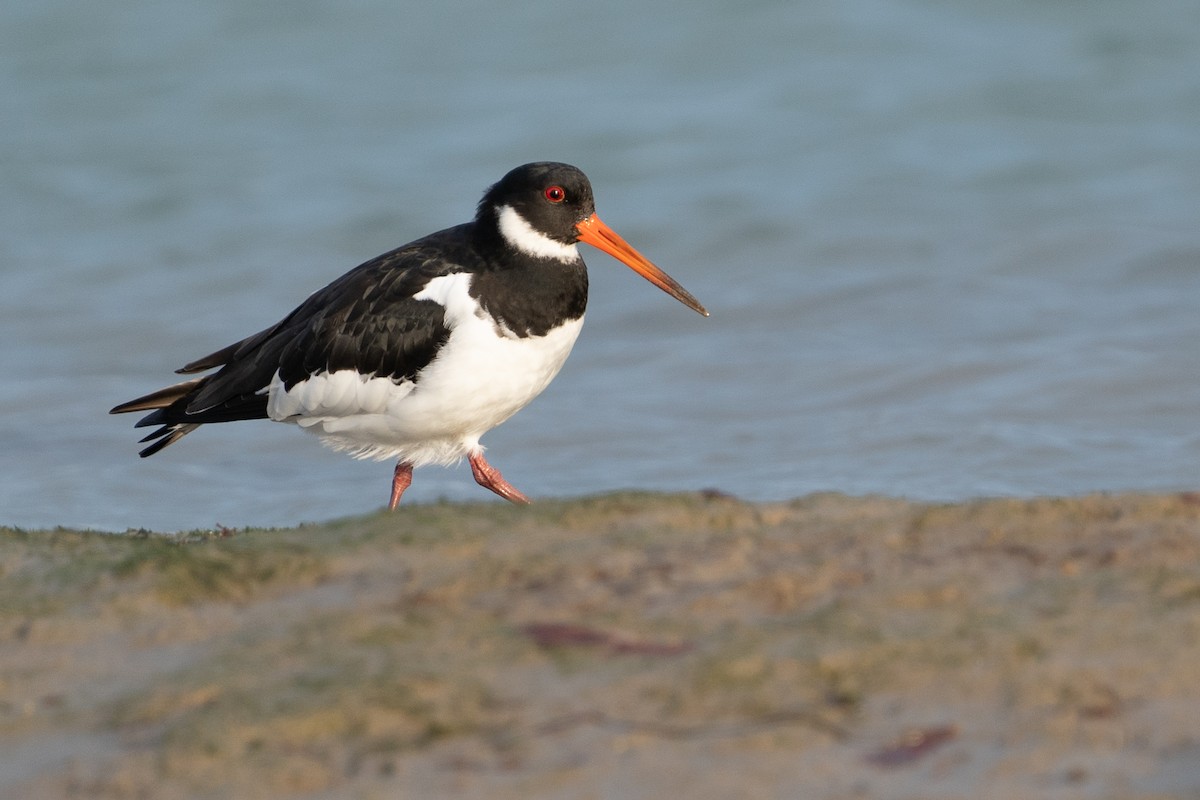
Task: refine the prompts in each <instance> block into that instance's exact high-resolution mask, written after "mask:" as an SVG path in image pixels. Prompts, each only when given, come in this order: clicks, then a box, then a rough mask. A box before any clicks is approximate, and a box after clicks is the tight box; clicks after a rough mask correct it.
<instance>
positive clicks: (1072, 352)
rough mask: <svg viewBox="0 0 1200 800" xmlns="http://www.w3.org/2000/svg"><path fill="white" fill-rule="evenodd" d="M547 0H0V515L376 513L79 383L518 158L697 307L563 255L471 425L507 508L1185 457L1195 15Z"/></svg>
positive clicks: (271, 446) (242, 325)
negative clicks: (581, 307)
mask: <svg viewBox="0 0 1200 800" xmlns="http://www.w3.org/2000/svg"><path fill="white" fill-rule="evenodd" d="M114 6H116V7H114ZM565 8H566V7H565V6H564V5H563V4H562V3H550V2H530V3H525V4H520V5H518V6H511V5H510V6H503V7H501V6H496V5H495V4H483V3H480V2H478V0H464V2H457V3H449V4H439V5H436V6H431V7H428V8H410V7H403V6H397V5H395V4H390V3H384V2H382V1H381V0H361V1H360V2H351V3H333V2H316V1H315V0H314V1H312V2H301V3H296V4H292V5H290V6H289V7H288V9H287V10H286V13H284V12H283V11H281V10H279V9H275V8H274V7H267V6H262V7H259V6H255V5H253V4H251V5H247V4H245V3H234V2H229V0H214V2H209V3H205V4H199V5H196V4H183V3H171V2H165V1H163V0H142V1H141V2H137V0H134V2H128V3H121V4H102V3H93V4H80V3H69V2H65V1H64V0H44V1H43V2H38V3H17V4H13V3H10V4H5V5H3V6H0V117H2V118H3V119H4V120H5V123H4V124H3V125H0V164H2V165H3V170H2V174H3V179H2V180H0V218H2V219H3V223H2V227H0V230H2V231H3V233H2V235H0V336H2V337H3V342H4V346H3V348H0V359H2V361H0V368H2V374H3V375H4V377H5V380H4V381H3V382H0V412H2V413H0V470H2V472H0V523H7V524H16V525H21V526H46V525H55V524H63V525H89V526H96V527H100V528H104V529H114V530H122V529H125V528H129V527H135V528H136V527H153V528H159V529H168V530H169V529H180V528H191V527H201V526H211V525H214V524H216V523H222V524H225V525H246V524H265V525H285V524H293V523H296V522H299V521H304V520H320V519H327V518H331V517H335V516H339V515H345V514H352V513H360V512H366V511H370V510H373V509H375V508H377V507H379V506H380V505H382V504H383V503H384V502H385V501H386V495H387V489H388V481H389V479H390V473H391V467H390V465H387V464H375V463H361V462H354V461H351V460H349V459H347V458H345V457H344V456H341V455H338V454H334V453H330V452H327V451H325V450H324V449H323V448H321V447H320V446H319V444H318V443H317V442H316V440H314V439H311V438H309V437H307V436H304V435H302V434H300V433H298V432H297V431H296V430H294V429H292V428H290V427H289V426H283V425H275V424H270V423H265V422H263V423H243V424H239V425H234V426H209V427H206V428H204V429H203V430H201V431H200V432H198V433H196V434H194V435H192V436H189V437H188V438H187V439H186V440H185V441H183V442H182V443H180V444H179V445H176V446H174V447H172V448H170V449H169V450H167V451H166V452H164V453H163V454H161V455H159V456H156V457H155V458H153V459H149V460H141V459H138V458H137V457H136V449H137V448H136V446H135V444H134V441H135V439H136V438H137V437H136V436H135V435H134V431H133V430H132V428H131V427H130V425H131V423H132V422H133V418H131V417H110V416H107V414H106V412H107V409H108V408H109V407H111V406H112V405H114V404H115V403H117V402H119V401H122V400H126V399H128V398H130V397H132V396H135V395H137V394H141V393H143V392H145V391H148V390H150V389H154V388H157V387H158V386H160V385H163V384H165V383H166V382H168V381H170V380H171V379H172V377H173V376H172V374H171V370H173V369H175V368H176V367H178V366H181V365H182V364H184V363H185V362H187V361H189V360H191V359H192V358H195V357H198V356H200V355H203V354H206V353H208V352H211V351H213V350H215V349H217V348H219V347H221V346H224V345H225V344H228V343H230V342H232V341H234V340H236V339H238V338H241V337H243V336H245V335H247V334H249V333H252V332H254V331H257V330H259V329H261V328H263V327H265V326H266V325H268V324H270V323H272V322H274V321H276V320H277V319H278V318H280V317H281V316H282V315H283V314H285V313H286V312H287V311H289V310H290V309H291V308H292V307H293V306H294V305H295V304H296V303H298V302H299V301H300V300H301V299H303V298H304V297H305V296H306V295H307V294H309V293H310V292H312V291H314V290H315V289H317V288H319V287H320V286H322V285H323V284H324V283H326V282H327V281H329V280H330V279H332V278H334V277H336V276H337V275H339V274H341V273H342V272H344V271H345V270H347V269H349V268H350V267H352V266H354V265H355V264H357V263H359V262H361V261H364V260H366V259H367V258H369V257H371V256H374V255H376V254H377V253H380V252H382V251H384V250H387V249H389V248H391V247H394V246H396V245H398V244H402V243H404V242H406V241H408V240H410V239H412V238H415V237H416V236H419V235H421V234H424V233H427V232H429V231H432V230H435V229H438V228H442V227H446V226H449V225H452V224H456V223H458V222H462V221H465V220H466V219H467V218H469V216H470V215H471V214H472V213H473V209H474V204H475V203H476V202H477V200H478V198H479V195H480V193H481V192H482V190H483V189H484V188H485V187H486V186H487V185H488V184H490V183H491V182H493V181H495V180H496V179H497V178H499V177H500V175H502V174H503V173H504V172H506V171H507V170H508V169H509V168H511V167H513V166H515V165H517V164H520V163H523V162H525V161H531V160H540V159H557V160H564V161H569V162H572V163H575V164H578V165H579V166H581V167H583V168H584V169H585V170H586V171H587V172H588V173H589V175H590V176H591V177H592V179H593V182H594V183H595V185H596V192H597V201H598V207H599V210H600V214H601V216H603V217H604V218H605V220H606V221H607V222H608V223H609V224H610V225H612V226H613V227H614V228H616V229H617V230H618V231H621V232H622V233H623V235H624V236H625V237H626V238H627V239H629V240H630V241H631V242H633V243H634V244H635V245H636V246H637V247H639V249H641V250H642V251H643V252H645V253H647V254H648V255H649V256H651V257H652V258H653V259H655V260H656V261H657V262H658V263H659V264H660V265H662V266H663V267H664V268H666V269H667V270H668V271H669V272H670V273H671V274H672V275H674V276H675V277H676V278H678V279H679V280H680V281H681V282H682V283H684V285H685V286H687V287H688V288H689V289H690V290H691V291H692V292H693V293H694V294H696V295H697V296H698V297H699V298H700V299H701V300H702V301H703V302H704V303H705V304H706V305H708V307H709V308H710V310H711V311H712V317H711V318H710V319H707V320H705V319H701V318H700V317H698V316H696V315H695V314H694V313H692V312H690V311H688V310H687V309H685V308H683V307H682V306H680V305H679V304H677V303H675V302H673V301H671V300H670V299H669V298H667V297H666V296H665V295H663V294H661V293H660V292H658V291H657V290H655V289H653V288H652V287H650V286H649V285H648V284H646V283H644V282H643V281H641V280H640V279H638V278H637V277H636V276H634V275H633V273H631V272H629V271H628V270H627V269H625V268H624V267H622V266H620V265H619V264H617V263H616V262H613V261H612V260H611V259H609V258H607V257H606V256H603V255H602V254H599V253H595V252H588V253H587V257H588V260H589V262H590V264H591V273H592V284H593V295H592V302H591V306H590V310H589V317H588V324H587V327H586V328H585V331H584V334H583V336H582V338H581V340H580V342H579V344H578V345H577V347H576V351H575V353H574V355H573V356H572V358H571V360H570V361H569V362H568V364H567V367H566V369H565V370H564V371H563V373H562V375H560V376H559V378H558V379H557V380H556V382H555V383H554V384H553V385H552V386H551V388H550V389H549V390H548V391H547V392H546V393H545V394H544V395H543V396H542V397H541V398H539V399H538V400H537V401H535V403H534V404H533V405H532V406H531V407H529V408H528V409H526V410H525V411H524V412H522V413H521V414H519V415H518V416H517V417H516V418H514V419H513V420H511V421H510V422H508V423H506V424H505V425H504V426H502V427H501V428H499V429H497V430H495V431H494V432H492V433H491V434H490V435H489V436H488V437H486V438H485V440H484V441H485V444H487V445H489V448H490V449H489V455H490V458H491V459H492V461H493V463H495V464H496V465H498V466H499V467H500V468H501V469H503V471H504V474H505V476H506V477H507V478H509V479H510V480H511V481H512V482H513V483H514V484H515V485H517V486H518V487H520V488H521V489H523V490H524V491H526V492H527V493H529V494H530V495H532V496H534V497H539V496H540V497H547V496H567V495H575V494H580V493H588V492H596V491H605V490H612V489H618V488H626V487H643V488H648V489H666V490H675V489H698V488H702V487H710V486H713V487H719V488H722V489H724V490H727V491H730V492H733V493H735V494H738V495H741V496H745V497H748V498H755V499H769V498H786V497H791V496H796V495H800V494H803V493H807V492H812V491H818V490H837V491H843V492H850V493H868V492H881V493H886V494H890V495H902V496H910V497H916V498H936V499H958V498H967V497H973V496H979V495H997V494H1013V495H1037V494H1059V493H1078V492H1087V491H1093V490H1120V489H1150V490H1165V489H1184V488H1194V487H1195V486H1196V485H1197V484H1198V483H1200V313H1198V311H1197V308H1198V306H1200V227H1198V225H1197V221H1198V218H1200V135H1198V133H1197V132H1198V131H1200V4H1196V3H1195V2H1193V1H1192V0H1177V1H1176V0H1149V2H1146V3H1141V4H1138V6H1137V8H1136V11H1134V10H1133V9H1132V8H1131V7H1130V6H1129V5H1128V4H1127V3H1117V2H1106V1H1105V0H1099V2H1093V3H1088V4H1083V5H1080V4H1065V3H1045V2H1034V1H1033V0H1028V1H1026V2H1021V1H1020V0H1006V2H1000V3H991V4H980V3H970V2H966V0H945V1H943V2H932V1H931V2H913V1H911V0H910V1H909V2H904V1H902V0H901V1H900V2H897V1H896V0H888V1H886V2H885V0H850V2H842V1H841V0H839V2H828V3H821V2H818V3H785V2H757V3H740V4H718V3H712V2H708V3H705V2H699V3H697V2H687V3H684V2H667V3H658V4H652V5H651V6H647V5H646V4H644V3H633V2H624V0H618V1H617V2H614V3H607V4H585V5H572V6H571V7H570V9H569V11H568V10H565ZM407 497H411V498H412V499H413V500H415V501H431V500H435V499H437V498H441V497H447V498H454V499H461V498H473V499H481V500H482V499H485V498H486V497H488V495H487V494H486V492H484V491H483V490H482V489H479V488H478V487H477V486H475V484H474V482H473V481H472V480H471V478H470V473H469V470H468V469H467V468H466V467H465V466H463V467H460V468H459V469H456V470H440V469H436V468H430V469H425V470H422V471H419V472H418V473H417V477H416V482H415V483H414V485H413V488H412V490H411V492H410V494H409V495H407Z"/></svg>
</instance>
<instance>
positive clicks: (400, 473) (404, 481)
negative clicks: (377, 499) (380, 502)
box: [388, 461, 413, 511]
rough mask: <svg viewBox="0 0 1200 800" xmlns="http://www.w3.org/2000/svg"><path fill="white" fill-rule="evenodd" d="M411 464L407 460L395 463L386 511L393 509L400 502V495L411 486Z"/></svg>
mask: <svg viewBox="0 0 1200 800" xmlns="http://www.w3.org/2000/svg"><path fill="white" fill-rule="evenodd" d="M412 470H413V468H412V464H409V463H408V462H407V461H401V462H400V463H399V464H397V465H396V474H395V475H393V476H392V500H391V502H390V503H388V511H395V510H396V505H397V504H398V503H399V502H400V495H402V494H404V490H405V489H407V488H408V487H409V486H412Z"/></svg>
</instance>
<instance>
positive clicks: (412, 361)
mask: <svg viewBox="0 0 1200 800" xmlns="http://www.w3.org/2000/svg"><path fill="white" fill-rule="evenodd" d="M467 227H468V226H465V225H463V226H458V227H457V228H449V229H447V230H445V231H440V232H439V233H435V234H431V235H430V236H427V237H425V238H423V239H419V240H417V241H416V242H413V243H412V244H409V245H405V246H404V247H401V248H398V249H396V250H393V251H391V252H389V253H384V254H383V255H381V256H378V257H376V258H374V259H372V260H370V261H368V262H366V263H364V264H361V265H359V266H358V267H355V268H354V269H352V270H351V271H350V272H347V273H346V274H345V275H343V276H341V277H340V278H338V279H337V280H335V281H334V282H333V283H331V284H329V285H328V286H326V287H325V288H324V289H321V290H320V291H318V292H315V293H314V294H312V295H311V296H309V298H308V299H307V300H305V301H304V302H303V303H301V304H300V305H299V306H298V307H297V308H296V309H295V310H294V311H292V313H290V314H288V315H287V316H286V317H284V318H283V319H282V320H280V321H279V322H278V323H276V324H275V325H272V326H271V327H270V328H267V329H266V330H263V331H259V332H258V333H256V334H254V335H253V336H249V337H247V338H245V339H242V340H241V341H239V342H235V343H233V344H231V345H229V346H228V347H225V348H222V349H221V350H218V351H217V352H215V353H211V354H209V355H207V356H205V357H203V358H200V359H197V360H195V361H193V362H191V363H189V364H187V365H186V366H184V367H183V368H182V369H180V370H178V371H179V372H180V373H185V374H186V373H195V372H202V371H205V370H210V369H214V368H217V367H219V368H220V369H219V370H218V371H217V372H215V373H213V374H212V375H208V376H205V377H202V378H194V379H192V380H188V381H184V382H183V383H179V384H176V385H174V386H169V387H167V388H165V389H161V390H159V391H157V392H154V393H152V394H149V395H146V396H144V397H139V398H137V399H136V400H131V401H130V402H128V403H123V404H121V405H119V406H117V407H116V408H114V409H112V412H111V413H114V414H119V413H126V412H131V411H146V410H151V409H153V411H152V413H150V414H148V415H146V416H145V417H143V418H142V419H141V420H139V421H138V423H137V425H136V427H145V426H149V425H161V426H163V427H162V428H160V429H159V430H157V431H155V432H153V433H151V434H150V435H149V436H147V437H146V438H144V439H143V440H142V441H143V442H147V441H154V440H157V441H156V442H155V444H154V445H152V446H150V447H148V448H146V449H145V450H143V451H142V455H143V456H148V455H153V454H154V453H156V452H158V451H159V450H161V449H162V448H164V447H166V446H167V445H169V444H171V443H173V442H175V441H177V440H178V439H179V438H181V437H182V436H184V435H185V434H187V433H190V432H191V431H192V430H194V429H195V427H196V426H197V425H200V424H204V423H210V422H231V421H234V420H242V419H262V418H265V417H266V416H267V397H266V389H267V387H268V386H269V385H270V383H271V381H272V379H273V378H274V376H275V373H276V372H278V373H279V376H280V379H281V380H282V381H283V383H284V385H285V387H286V388H289V389H290V388H291V387H292V386H294V385H295V384H296V383H298V382H300V381H303V380H305V379H306V378H308V377H309V376H310V375H314V374H320V373H323V372H333V371H336V370H341V369H354V370H356V371H358V372H360V373H362V374H364V375H373V376H377V377H390V378H392V379H393V380H397V381H400V380H412V379H414V378H415V377H416V375H417V373H418V372H419V371H420V370H421V369H423V368H424V367H425V366H426V365H428V364H429V362H430V361H432V360H433V357H434V355H435V354H436V353H437V351H438V349H439V348H440V347H441V346H442V345H443V344H444V343H445V342H446V340H447V339H448V338H449V336H450V331H449V329H448V328H447V327H446V324H445V309H444V308H443V307H442V306H441V305H439V304H438V303H435V302H434V301H432V300H416V299H414V298H413V295H415V294H418V293H419V292H420V291H421V290H422V289H423V288H424V287H425V285H426V284H427V283H428V282H429V281H430V280H431V279H432V278H435V277H438V276H439V275H447V274H451V273H453V272H455V271H458V270H460V269H462V268H461V267H459V266H457V265H458V264H460V263H462V262H463V260H464V259H465V260H469V259H470V258H471V255H470V254H468V253H467V252H466V250H467V247H468V245H467V239H468V236H467V231H466V228H467Z"/></svg>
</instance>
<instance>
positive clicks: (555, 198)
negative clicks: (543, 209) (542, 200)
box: [545, 186, 567, 203]
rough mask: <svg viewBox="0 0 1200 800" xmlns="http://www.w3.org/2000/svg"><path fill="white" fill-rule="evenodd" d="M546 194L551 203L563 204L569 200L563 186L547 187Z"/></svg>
mask: <svg viewBox="0 0 1200 800" xmlns="http://www.w3.org/2000/svg"><path fill="white" fill-rule="evenodd" d="M545 194H546V199H547V200H549V201H550V202H551V203H561V202H562V201H563V200H566V199H567V193H566V191H565V190H564V189H563V188H562V187H561V186H547V187H546V192H545Z"/></svg>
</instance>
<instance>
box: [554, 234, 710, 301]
mask: <svg viewBox="0 0 1200 800" xmlns="http://www.w3.org/2000/svg"><path fill="white" fill-rule="evenodd" d="M575 230H576V231H578V232H579V241H581V242H583V243H584V244H590V245H591V246H592V247H598V248H599V249H601V250H603V251H604V252H606V253H608V254H609V255H610V256H612V257H613V258H615V259H617V260H618V261H620V262H621V263H623V264H625V266H627V267H629V268H630V269H631V270H633V271H634V272H636V273H637V274H638V275H641V276H642V277H643V278H645V279H646V280H648V281H650V282H651V283H653V284H654V285H655V286H657V287H658V288H660V289H662V290H663V291H664V292H666V293H667V294H669V295H671V297H674V298H675V299H676V300H678V301H679V302H681V303H683V304H684V305H685V306H687V307H688V308H690V309H692V310H693V311H698V312H699V313H701V314H703V315H704V316H706V317H707V316H708V310H707V309H706V308H705V307H704V306H702V305H700V301H699V300H697V299H696V298H694V297H692V296H691V295H690V294H689V293H688V290H687V289H684V288H683V287H682V286H680V285H679V284H678V283H676V282H675V279H674V278H672V277H671V276H670V275H668V274H667V273H665V272H663V271H662V270H661V269H659V268H658V267H656V266H654V265H653V264H651V263H650V260H649V259H648V258H646V257H645V256H643V255H642V254H641V253H639V252H638V251H637V250H634V249H633V248H632V247H631V246H630V245H629V243H628V242H626V241H625V240H624V239H622V238H621V237H620V236H617V234H616V231H614V230H613V229H612V228H610V227H608V226H607V225H605V224H604V223H603V222H601V221H600V218H599V217H597V216H596V215H595V214H592V215H591V216H589V217H586V218H585V219H584V220H583V221H581V222H580V223H579V224H578V225H576V226H575Z"/></svg>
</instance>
